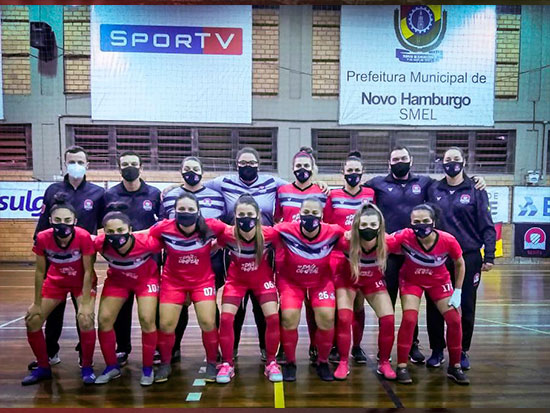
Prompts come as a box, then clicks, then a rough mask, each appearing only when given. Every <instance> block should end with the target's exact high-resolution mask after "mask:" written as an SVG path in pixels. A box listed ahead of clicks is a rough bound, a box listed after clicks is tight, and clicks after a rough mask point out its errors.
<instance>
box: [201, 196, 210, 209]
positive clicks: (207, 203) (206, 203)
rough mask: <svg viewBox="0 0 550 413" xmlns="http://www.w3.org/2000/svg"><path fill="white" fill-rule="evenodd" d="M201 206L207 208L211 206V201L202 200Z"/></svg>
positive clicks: (207, 199) (208, 199)
mask: <svg viewBox="0 0 550 413" xmlns="http://www.w3.org/2000/svg"><path fill="white" fill-rule="evenodd" d="M202 204H203V205H204V206H207V207H209V206H212V200H211V199H210V198H204V199H203V200H202Z"/></svg>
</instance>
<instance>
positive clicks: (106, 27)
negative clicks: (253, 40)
mask: <svg viewBox="0 0 550 413" xmlns="http://www.w3.org/2000/svg"><path fill="white" fill-rule="evenodd" d="M99 33H100V34H99V35H100V50H101V51H102V52H126V53H128V52H130V53H179V54H221V55H241V54H242V52H243V29H241V28H238V27H192V26H143V25H129V24H102V25H100V27H99Z"/></svg>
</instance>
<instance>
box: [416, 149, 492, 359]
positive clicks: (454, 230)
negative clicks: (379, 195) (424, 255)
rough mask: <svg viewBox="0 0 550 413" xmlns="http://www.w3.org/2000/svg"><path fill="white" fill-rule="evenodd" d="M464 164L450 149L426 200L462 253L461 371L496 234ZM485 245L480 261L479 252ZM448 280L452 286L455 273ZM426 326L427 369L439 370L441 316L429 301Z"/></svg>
mask: <svg viewBox="0 0 550 413" xmlns="http://www.w3.org/2000/svg"><path fill="white" fill-rule="evenodd" d="M465 165H466V161H465V158H464V153H463V152H462V150H461V149H460V148H456V147H453V148H449V149H448V150H447V151H446V152H445V154H444V157H443V169H444V170H445V178H443V179H442V180H441V181H439V182H437V183H434V184H433V185H431V186H430V188H429V189H428V201H429V202H431V203H432V204H433V205H434V206H435V207H436V208H437V209H439V212H440V214H441V216H440V220H441V226H442V228H443V229H444V230H445V231H447V232H449V233H451V234H452V235H454V237H455V238H456V239H457V240H458V242H459V244H460V247H461V248H462V250H463V252H464V253H463V257H464V261H465V262H466V275H465V278H464V283H463V286H462V300H461V307H462V334H463V335H462V357H461V363H460V364H461V366H462V369H464V370H468V369H469V368H470V361H469V359H468V354H467V351H468V350H469V349H470V344H471V342H472V334H473V332H474V320H475V308H476V297H477V288H478V286H479V282H480V280H481V272H482V271H489V270H490V269H491V268H492V267H493V261H494V258H495V243H496V232H495V227H494V224H493V220H492V218H491V210H490V207H489V198H488V196H487V192H486V191H478V190H475V189H474V182H473V181H472V179H471V178H469V177H468V176H466V174H465V173H464V167H465ZM482 246H484V248H485V255H484V257H483V258H482V257H481V252H480V249H481V247H482ZM450 270H451V278H452V280H453V283H454V274H453V271H452V268H451V269H450ZM426 318H427V324H428V335H429V337H430V347H431V348H432V351H433V353H432V356H431V357H430V359H429V360H428V361H427V365H428V367H439V366H440V365H441V363H442V362H443V361H444V360H443V349H444V348H445V339H444V337H443V317H441V315H440V314H439V312H438V310H437V308H436V307H435V305H434V304H433V303H432V302H427V315H426Z"/></svg>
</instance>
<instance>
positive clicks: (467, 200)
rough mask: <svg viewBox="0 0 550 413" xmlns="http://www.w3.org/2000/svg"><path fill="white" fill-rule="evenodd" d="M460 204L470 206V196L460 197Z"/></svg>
mask: <svg viewBox="0 0 550 413" xmlns="http://www.w3.org/2000/svg"><path fill="white" fill-rule="evenodd" d="M460 203H461V204H469V203H470V195H468V194H464V195H460Z"/></svg>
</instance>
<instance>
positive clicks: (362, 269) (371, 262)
mask: <svg viewBox="0 0 550 413" xmlns="http://www.w3.org/2000/svg"><path fill="white" fill-rule="evenodd" d="M336 248H337V249H338V250H341V251H343V253H344V255H345V256H346V258H347V259H348V260H349V249H350V242H349V241H348V240H347V239H345V237H342V238H340V241H339V242H338V245H337V247H336ZM340 270H341V274H337V275H338V276H339V277H342V278H343V279H345V280H351V267H350V264H349V262H348V261H346V263H345V265H342V266H341V268H340ZM382 278H384V273H383V272H382V271H380V265H379V262H378V260H377V256H376V247H375V248H373V249H372V250H371V251H364V250H363V251H362V253H361V257H360V260H359V277H358V279H357V281H356V282H355V283H354V284H355V285H357V286H364V285H367V284H368V283H369V282H370V280H373V279H376V280H380V279H382Z"/></svg>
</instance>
